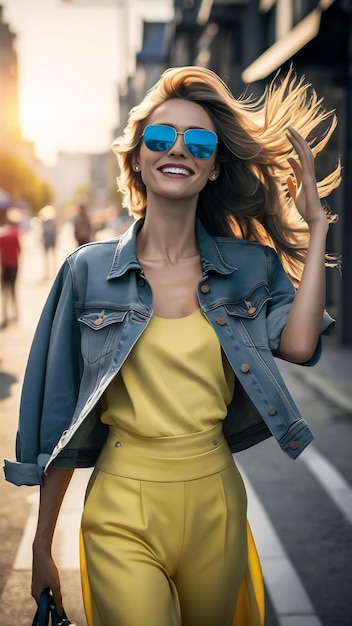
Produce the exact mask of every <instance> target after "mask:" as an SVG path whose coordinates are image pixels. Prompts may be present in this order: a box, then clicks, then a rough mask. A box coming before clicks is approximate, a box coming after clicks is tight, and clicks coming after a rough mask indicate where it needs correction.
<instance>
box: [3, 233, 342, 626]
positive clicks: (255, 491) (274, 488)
mask: <svg viewBox="0 0 352 626" xmlns="http://www.w3.org/2000/svg"><path fill="white" fill-rule="evenodd" d="M74 246H75V244H74V241H73V236H72V231H71V226H70V225H69V224H67V225H65V226H64V227H63V229H62V231H61V234H60V240H59V246H58V251H57V259H56V265H57V267H58V265H59V264H60V263H61V261H62V260H63V258H64V256H65V255H66V254H67V253H69V252H70V250H72V249H73V248H74ZM44 275H45V266H44V261H43V256H42V250H41V247H40V243H39V241H38V239H37V238H36V237H35V235H33V233H29V234H26V235H25V236H24V238H23V252H22V258H21V271H20V275H19V281H18V298H19V320H18V322H17V323H16V324H12V325H9V326H8V327H7V328H6V329H4V330H1V331H0V385H1V387H0V415H1V422H0V424H1V427H0V428H1V431H0V434H1V438H0V455H1V457H2V458H4V457H8V458H11V459H13V458H14V439H15V433H16V426H17V419H18V405H19V394H20V389H21V382H22V377H23V373H24V367H25V362H26V359H27V355H28V350H29V346H30V343H31V339H32V336H33V332H34V329H35V326H36V323H37V320H38V316H39V313H40V311H41V308H42V305H43V302H44V299H45V297H46V295H47V293H48V290H49V288H50V284H51V278H49V279H44ZM52 276H53V269H52V270H51V277H52ZM324 347H325V349H324V353H323V356H322V359H321V361H320V363H319V364H318V365H317V366H316V367H314V368H303V367H301V368H300V367H298V366H292V365H290V364H287V363H282V364H280V368H281V370H282V372H283V375H284V378H285V380H286V383H287V385H288V387H289V389H290V390H291V392H292V394H293V396H294V398H295V400H296V402H297V404H298V406H299V408H300V409H301V411H302V413H303V415H304V416H305V417H306V419H307V420H308V422H309V424H310V426H311V428H312V430H313V432H314V434H315V437H316V439H315V441H314V443H313V444H312V445H311V446H309V448H308V449H307V450H306V451H305V452H304V453H303V454H302V456H301V457H300V458H299V459H298V460H296V461H292V460H290V459H289V458H288V457H287V456H286V455H285V454H284V453H283V452H282V451H281V450H280V448H279V446H278V445H277V444H276V443H275V442H274V441H273V440H272V439H269V440H267V441H265V442H263V443H261V444H260V445H258V446H255V447H253V448H251V449H250V450H248V451H245V452H241V453H239V454H237V455H236V456H235V461H236V463H238V464H239V466H240V469H241V472H242V475H243V477H244V479H245V482H246V486H247V493H248V501H249V513H248V516H249V521H250V524H251V526H252V531H253V534H254V538H255V540H256V543H257V547H258V551H259V554H260V558H261V563H262V568H263V573H264V579H265V585H266V592H267V617H266V622H265V626H351V625H352V603H351V591H352V568H351V560H352V455H351V442H352V410H351V400H352V391H351V388H352V379H351V372H352V350H351V349H349V350H347V349H342V348H340V347H338V346H336V340H335V339H334V338H326V340H325V339H324ZM59 382H60V373H59V372H58V383H59ZM89 474H90V471H87V470H78V471H76V473H75V475H74V478H73V481H72V483H71V485H70V488H69V492H68V494H67V496H66V498H65V501H64V505H63V509H62V514H61V516H60V522H59V525H58V527H57V531H56V536H55V545H54V554H55V558H56V560H57V563H58V566H59V569H60V571H61V578H62V587H63V594H64V604H65V608H66V612H67V614H68V615H69V617H70V618H71V620H72V621H74V622H76V624H77V626H86V621H85V618H84V611H83V605H82V599H81V591H80V578H79V566H78V546H77V544H78V541H77V538H78V529H79V521H80V512H81V510H82V503H83V497H84V488H85V484H86V482H87V479H88V476H89ZM0 498H1V528H0V541H1V557H0V559H1V568H0V593H1V599H0V626H29V625H30V624H31V623H32V619H33V615H34V612H35V603H34V600H33V599H32V598H31V595H30V579H31V573H30V568H31V541H32V538H33V534H34V531H35V521H36V507H37V504H38V489H37V488H29V487H21V488H18V487H15V486H14V485H11V484H9V483H7V482H5V481H4V480H1V482H0ZM106 626H113V625H111V624H107V625H106ZM141 626H142V625H141ZM155 626H158V625H157V624H156V625H155ZM214 626H217V625H215V624H214Z"/></svg>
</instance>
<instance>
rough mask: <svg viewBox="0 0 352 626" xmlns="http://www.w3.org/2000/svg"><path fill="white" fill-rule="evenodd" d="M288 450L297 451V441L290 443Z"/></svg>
mask: <svg viewBox="0 0 352 626" xmlns="http://www.w3.org/2000/svg"><path fill="white" fill-rule="evenodd" d="M290 448H291V449H292V450H297V448H298V441H290Z"/></svg>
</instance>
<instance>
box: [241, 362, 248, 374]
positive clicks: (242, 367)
mask: <svg viewBox="0 0 352 626" xmlns="http://www.w3.org/2000/svg"><path fill="white" fill-rule="evenodd" d="M240 370H241V372H244V373H246V372H249V365H248V363H241V365H240Z"/></svg>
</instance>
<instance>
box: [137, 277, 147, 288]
mask: <svg viewBox="0 0 352 626" xmlns="http://www.w3.org/2000/svg"><path fill="white" fill-rule="evenodd" d="M138 285H139V286H140V287H144V285H145V280H144V278H138Z"/></svg>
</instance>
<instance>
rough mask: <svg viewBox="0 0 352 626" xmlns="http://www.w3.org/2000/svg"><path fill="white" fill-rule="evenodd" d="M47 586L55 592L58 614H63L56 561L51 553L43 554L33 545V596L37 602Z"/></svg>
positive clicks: (54, 597)
mask: <svg viewBox="0 0 352 626" xmlns="http://www.w3.org/2000/svg"><path fill="white" fill-rule="evenodd" d="M47 588H49V589H50V590H51V592H52V594H53V599H54V603H55V606H56V610H57V612H58V614H59V615H62V612H63V607H62V596H61V589H60V577H59V572H58V569H57V567H56V564H55V561H54V559H53V558H52V556H51V555H50V554H43V553H41V552H40V551H38V550H36V549H35V548H34V547H33V569H32V596H33V598H34V599H35V601H36V602H37V604H38V603H39V599H40V595H41V593H42V592H43V591H44V589H47Z"/></svg>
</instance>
